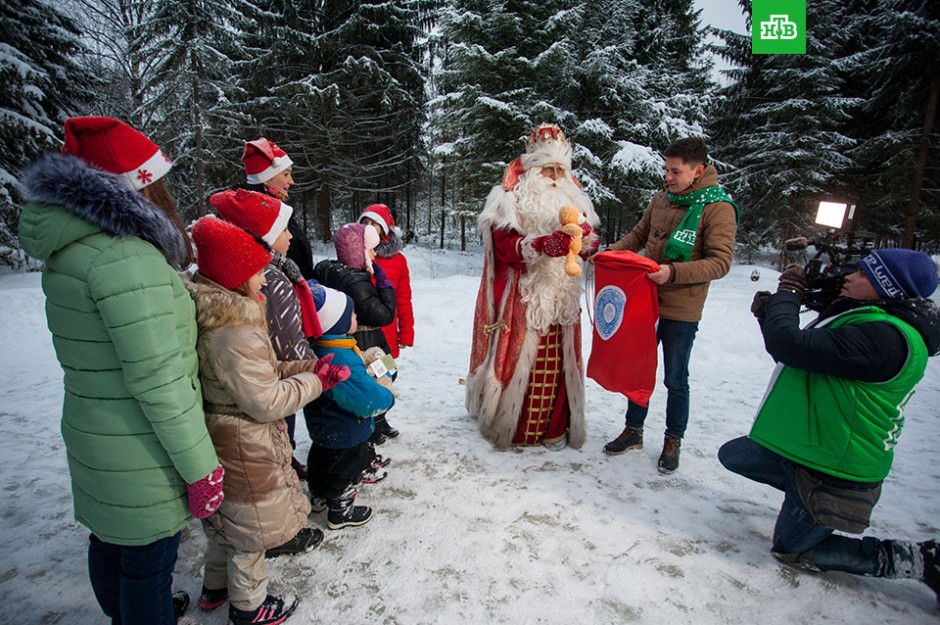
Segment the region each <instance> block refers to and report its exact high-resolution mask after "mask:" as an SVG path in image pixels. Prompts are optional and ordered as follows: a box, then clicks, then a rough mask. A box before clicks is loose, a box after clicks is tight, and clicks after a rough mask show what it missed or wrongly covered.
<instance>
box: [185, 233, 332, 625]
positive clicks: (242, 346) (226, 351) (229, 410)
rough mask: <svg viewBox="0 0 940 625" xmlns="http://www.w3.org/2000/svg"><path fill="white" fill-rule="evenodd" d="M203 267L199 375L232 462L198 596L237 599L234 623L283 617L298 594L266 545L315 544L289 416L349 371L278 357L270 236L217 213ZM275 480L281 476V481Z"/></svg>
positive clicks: (209, 526)
mask: <svg viewBox="0 0 940 625" xmlns="http://www.w3.org/2000/svg"><path fill="white" fill-rule="evenodd" d="M192 236H193V241H194V242H195V244H196V262H197V265H198V268H199V269H198V271H197V272H196V274H195V275H194V277H193V280H192V282H190V283H189V284H188V285H187V287H188V288H189V289H190V293H191V294H192V297H193V300H195V302H196V321H197V323H198V326H199V339H198V348H197V350H198V353H199V377H200V379H201V381H202V390H203V404H204V406H205V412H206V425H207V426H208V428H209V433H210V435H211V436H212V441H213V443H214V444H215V448H216V453H217V454H218V456H219V460H220V461H221V463H222V466H224V467H225V471H226V482H225V486H224V494H225V499H224V501H223V503H222V506H221V507H220V508H219V511H218V512H217V513H216V514H214V515H212V516H211V517H209V518H208V519H206V520H205V521H204V522H203V528H204V529H205V532H206V535H207V537H208V538H209V546H208V548H207V550H206V565H205V577H204V580H203V590H202V596H201V597H200V598H199V605H200V607H202V608H203V609H205V610H211V609H214V608H217V607H219V606H221V605H222V604H223V603H225V601H226V600H229V601H231V605H230V606H229V622H230V623H232V624H233V625H242V624H245V625H247V624H248V623H252V624H261V625H264V624H268V625H270V624H274V623H281V622H283V621H284V620H285V619H286V618H287V617H288V616H290V615H291V614H292V613H293V611H294V610H295V609H296V607H297V600H296V598H284V597H279V596H274V595H270V594H268V593H267V586H268V573H267V570H266V568H265V565H264V560H265V552H266V551H269V550H274V549H276V550H279V552H280V553H299V552H303V551H307V550H309V549H312V548H313V547H315V546H316V545H318V544H319V543H320V541H321V540H322V539H323V532H322V531H320V530H318V529H315V528H310V527H307V515H308V514H309V513H310V502H309V501H308V500H307V497H306V496H305V495H304V492H303V488H302V486H301V484H300V481H299V480H298V479H297V474H296V473H295V472H294V471H293V470H292V469H291V462H290V461H291V457H292V455H293V450H292V448H291V446H290V441H289V440H288V437H287V426H286V424H285V423H284V416H285V415H287V414H290V413H293V412H296V411H297V410H298V409H300V407H301V406H303V405H304V404H307V403H308V402H310V401H311V400H313V399H315V398H316V397H318V396H319V395H320V393H321V392H323V391H324V390H326V389H328V388H331V387H332V386H334V385H335V384H336V383H337V382H339V381H341V380H344V379H346V378H347V377H348V376H349V369H348V368H346V367H337V366H334V365H331V364H329V361H328V359H327V360H319V361H317V360H295V361H290V362H282V361H278V360H277V358H276V357H275V354H274V352H273V350H272V347H271V342H270V340H269V339H268V329H267V323H266V321H265V313H264V302H263V297H262V296H261V293H260V291H261V286H262V285H263V284H264V282H265V278H264V273H263V269H264V267H265V266H266V265H267V264H268V262H269V261H270V260H271V254H270V253H269V252H268V249H267V246H266V244H265V243H264V242H263V240H262V239H260V238H258V237H256V236H255V235H252V234H251V233H249V232H246V231H245V230H242V229H241V228H239V227H237V226H235V225H233V224H231V223H228V222H226V221H223V220H221V219H217V218H215V217H203V218H202V219H200V220H199V221H198V222H196V224H195V225H194V226H193V229H192ZM272 485H277V486H276V487H273V488H272Z"/></svg>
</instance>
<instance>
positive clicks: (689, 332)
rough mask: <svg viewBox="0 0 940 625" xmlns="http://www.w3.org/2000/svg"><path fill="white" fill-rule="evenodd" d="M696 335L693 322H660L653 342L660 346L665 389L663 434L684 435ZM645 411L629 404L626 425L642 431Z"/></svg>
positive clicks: (696, 325)
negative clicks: (664, 425)
mask: <svg viewBox="0 0 940 625" xmlns="http://www.w3.org/2000/svg"><path fill="white" fill-rule="evenodd" d="M696 332H698V322H697V321H673V320H672V319H660V320H659V326H658V327H657V329H656V339H657V340H658V341H659V343H661V344H662V346H663V378H664V379H663V382H664V383H665V385H666V434H671V435H672V436H675V437H677V438H682V437H683V436H684V435H685V428H686V426H687V425H688V424H689V358H690V357H691V355H692V343H693V342H694V341H695V333H696ZM648 412H649V408H645V407H643V406H641V405H639V404H635V403H633V402H632V401H631V402H630V404H629V405H628V406H627V425H628V426H630V427H634V428H637V429H642V428H643V423H644V422H645V421H646V414H647V413H648Z"/></svg>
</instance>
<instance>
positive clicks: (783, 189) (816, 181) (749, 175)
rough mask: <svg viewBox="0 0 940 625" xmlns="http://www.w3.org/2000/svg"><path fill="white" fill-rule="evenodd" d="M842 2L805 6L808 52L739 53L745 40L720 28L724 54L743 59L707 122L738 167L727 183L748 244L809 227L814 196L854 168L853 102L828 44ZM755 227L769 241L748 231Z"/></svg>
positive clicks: (721, 150) (838, 191)
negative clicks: (727, 45)
mask: <svg viewBox="0 0 940 625" xmlns="http://www.w3.org/2000/svg"><path fill="white" fill-rule="evenodd" d="M749 4H750V3H747V2H742V5H746V6H747V7H748V8H749ZM841 4H842V3H841V2H839V1H837V0H827V1H825V2H817V3H815V4H813V5H812V6H808V7H807V29H806V30H807V44H806V45H807V53H806V54H805V55H750V56H743V55H742V54H741V48H742V47H743V46H745V45H746V46H748V47H749V46H750V40H749V39H747V40H746V41H745V40H743V38H739V37H729V36H728V34H727V33H723V36H725V38H726V41H729V43H733V44H734V45H735V48H732V50H731V51H730V52H729V53H728V54H727V55H726V57H727V58H732V59H738V60H743V61H745V62H746V63H747V65H746V67H745V68H743V69H742V70H741V71H740V72H738V73H737V75H736V78H737V81H736V82H734V83H732V84H731V85H729V86H728V87H726V88H724V89H723V90H722V96H723V100H722V104H721V107H720V109H719V112H718V114H717V115H716V116H715V118H714V120H713V123H712V125H711V129H712V130H713V131H714V133H715V135H716V147H717V150H716V153H717V154H719V155H720V157H721V159H723V160H725V161H727V162H730V163H731V164H733V165H734V166H735V168H736V169H735V170H734V171H733V172H732V173H731V174H730V175H727V176H725V178H724V182H725V184H727V185H728V186H729V187H730V188H731V189H732V190H733V191H734V193H735V195H736V197H737V198H738V200H739V201H740V203H741V206H742V213H743V215H742V227H741V230H742V236H747V235H748V233H749V234H750V235H752V238H751V244H752V245H755V246H757V245H762V244H766V243H771V244H774V245H780V244H781V243H782V240H783V239H786V238H788V237H792V236H796V235H798V234H803V233H804V232H806V231H807V230H808V229H809V228H810V222H811V219H810V218H811V216H812V214H813V207H814V206H815V204H816V202H818V201H819V200H820V199H824V198H825V197H827V196H831V195H837V196H838V195H842V194H843V193H844V191H845V174H846V172H848V171H850V170H851V169H852V168H853V167H854V161H853V160H852V159H851V157H850V156H849V154H850V151H851V150H852V148H853V147H854V145H855V142H854V141H853V140H852V139H851V138H850V137H849V136H847V134H846V133H845V128H846V126H847V123H848V121H849V120H850V115H851V112H852V108H853V106H855V105H857V102H856V101H853V100H851V99H847V98H845V97H844V81H843V79H842V76H841V72H840V67H841V66H840V62H839V59H838V58H837V50H838V47H839V46H838V45H834V44H833V42H834V41H837V39H838V36H839V32H841V31H840V26H841V25H842V24H844V22H843V21H842V20H843V15H844V14H843V12H842V10H841V6H840V5H841ZM759 233H763V234H767V235H770V236H771V237H772V239H774V240H772V241H768V240H766V239H761V237H757V238H756V239H755V238H753V235H754V234H759Z"/></svg>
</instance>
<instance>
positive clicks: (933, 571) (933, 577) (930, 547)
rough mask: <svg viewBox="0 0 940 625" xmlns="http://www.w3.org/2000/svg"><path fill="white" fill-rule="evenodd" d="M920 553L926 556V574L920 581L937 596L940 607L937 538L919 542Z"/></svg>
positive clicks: (939, 562)
mask: <svg viewBox="0 0 940 625" xmlns="http://www.w3.org/2000/svg"><path fill="white" fill-rule="evenodd" d="M918 547H920V555H921V556H922V557H923V558H924V576H923V577H921V578H920V581H922V582H924V583H925V584H927V587H928V588H930V590H932V591H933V592H934V595H936V597H937V607H940V545H938V544H937V541H935V540H928V541H925V542H922V543H919V544H918Z"/></svg>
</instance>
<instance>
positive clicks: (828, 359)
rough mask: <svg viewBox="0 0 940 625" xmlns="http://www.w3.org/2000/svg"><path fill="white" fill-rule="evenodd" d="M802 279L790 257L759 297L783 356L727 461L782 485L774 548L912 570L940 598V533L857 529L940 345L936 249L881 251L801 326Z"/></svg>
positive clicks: (894, 574)
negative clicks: (886, 536)
mask: <svg viewBox="0 0 940 625" xmlns="http://www.w3.org/2000/svg"><path fill="white" fill-rule="evenodd" d="M805 287H806V278H805V275H804V272H803V268H802V267H799V266H795V265H794V266H791V267H789V268H787V270H786V271H784V272H783V274H781V276H780V283H779V287H778V288H777V293H776V294H774V295H770V293H768V292H766V291H765V292H762V293H758V294H757V295H756V296H755V298H754V304H753V305H752V307H751V310H752V312H754V314H755V316H756V317H757V318H758V321H759V322H760V325H761V331H762V333H763V335H764V345H765V347H766V349H767V352H768V353H769V354H770V355H771V356H772V357H773V358H774V360H776V361H777V363H778V364H777V369H776V371H775V372H774V376H773V377H772V378H771V381H770V385H769V387H768V390H767V392H766V393H765V395H764V400H763V402H762V404H761V406H760V408H759V409H758V413H757V417H756V419H755V420H754V425H753V426H752V428H751V433H750V435H749V436H746V437H741V438H736V439H734V440H731V441H728V442H727V443H725V444H724V445H723V446H722V447H721V449H720V450H719V451H718V459H719V460H720V461H721V464H723V465H724V466H725V468H727V469H728V470H730V471H733V472H735V473H738V474H740V475H743V476H744V477H747V478H749V479H751V480H754V481H757V482H761V483H764V484H768V485H770V486H773V487H774V488H777V489H779V490H781V491H783V492H784V500H783V506H782V508H781V509H780V513H779V515H778V516H777V522H776V525H775V526H774V532H773V547H772V553H773V555H774V556H775V557H776V558H777V559H778V560H780V561H781V562H783V563H785V564H787V565H790V566H794V567H797V568H799V569H802V570H806V571H817V572H818V571H845V572H848V573H854V574H856V575H871V576H875V577H888V578H915V579H919V580H920V581H922V582H924V583H925V584H927V585H928V586H929V587H930V588H931V590H933V591H934V593H936V594H937V599H938V601H940V554H938V542H937V541H934V540H929V541H925V542H921V543H915V542H911V541H900V540H880V539H877V538H871V537H866V538H861V539H859V538H849V537H847V536H842V535H838V534H833V531H834V530H841V531H846V532H850V533H856V534H860V533H862V532H863V531H864V530H865V528H866V527H868V524H869V518H870V516H871V510H872V508H873V507H874V505H875V503H876V502H877V501H878V497H879V495H880V494H881V483H882V481H883V480H884V478H885V477H886V476H887V475H888V472H889V471H890V469H891V462H892V460H893V458H894V446H895V445H896V444H897V439H898V437H899V436H900V434H901V427H902V426H903V425H904V417H903V415H902V409H903V407H904V405H905V404H906V403H907V400H908V399H909V398H910V396H911V395H912V394H913V393H912V391H913V389H914V386H915V385H916V384H917V383H918V382H919V381H920V379H921V378H922V377H923V375H924V370H925V369H926V366H927V357H928V356H929V355H933V354H936V353H937V351H938V348H940V311H938V309H937V307H936V305H935V304H934V303H933V302H932V301H930V300H928V299H926V298H927V297H929V296H930V294H931V293H933V291H934V290H935V289H936V288H937V268H936V266H935V265H934V263H933V261H932V260H931V259H930V257H929V256H927V255H926V254H923V253H921V252H914V251H911V250H903V249H892V250H881V251H874V252H872V253H871V254H869V255H868V256H866V257H865V258H863V259H862V260H861V261H860V262H859V270H858V271H857V272H855V273H853V274H850V275H848V276H847V277H846V279H845V285H844V286H843V288H842V290H841V292H840V297H839V299H837V300H835V301H834V302H833V303H832V304H831V305H830V306H829V307H828V308H826V309H825V310H823V311H822V313H820V315H819V317H818V318H817V319H816V320H814V321H813V322H811V323H810V324H809V325H808V326H807V327H806V328H805V329H802V330H801V329H800V327H799V312H800V301H801V298H802V296H803V289H804V288H805Z"/></svg>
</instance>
